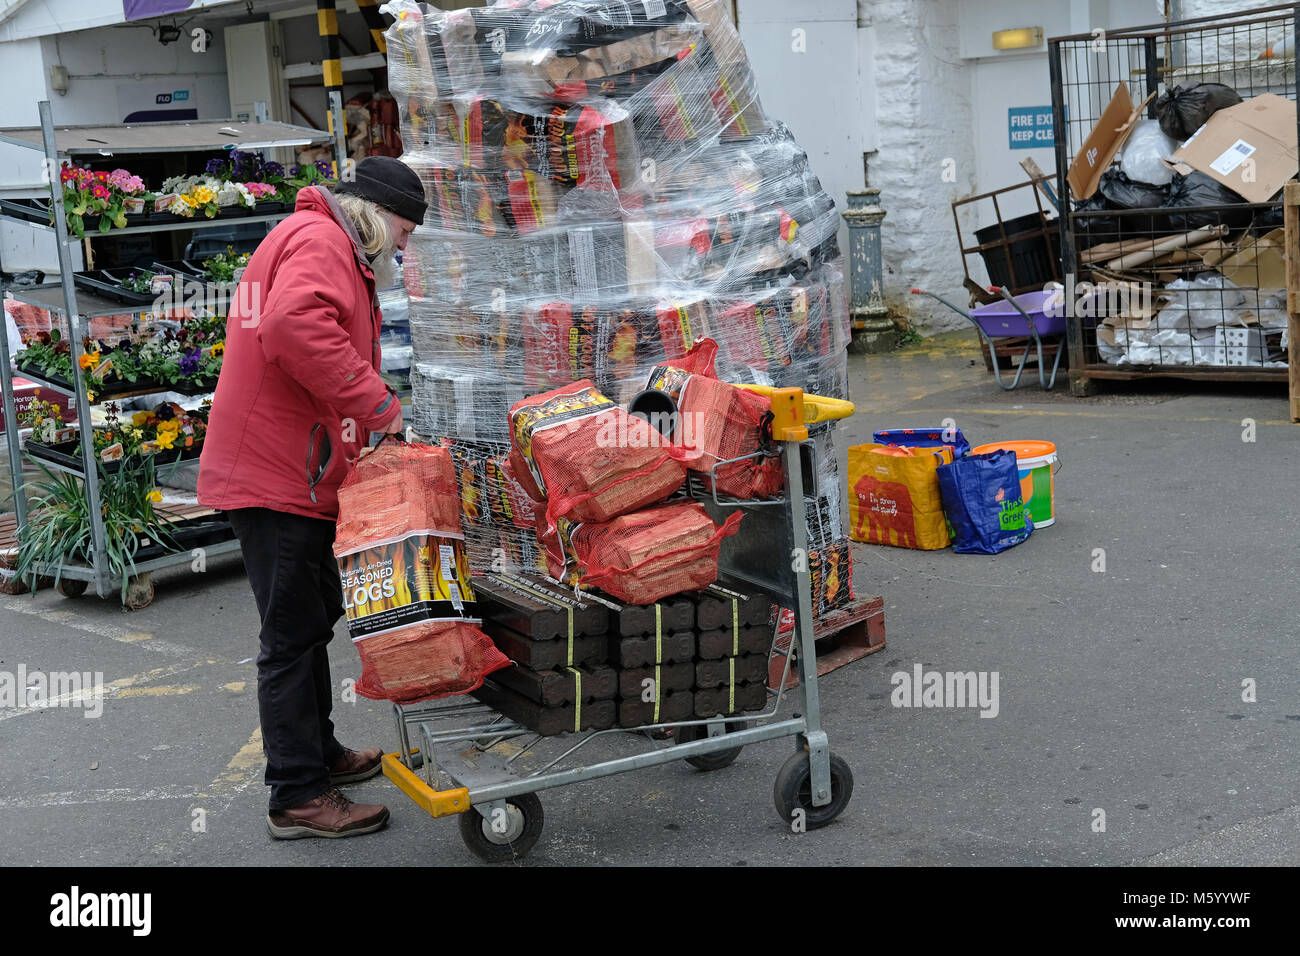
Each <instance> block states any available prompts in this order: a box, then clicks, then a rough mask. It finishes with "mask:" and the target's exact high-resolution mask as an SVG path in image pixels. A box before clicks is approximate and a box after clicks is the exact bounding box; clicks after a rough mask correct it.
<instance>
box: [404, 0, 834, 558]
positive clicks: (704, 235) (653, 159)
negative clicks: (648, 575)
mask: <svg viewBox="0 0 1300 956" xmlns="http://www.w3.org/2000/svg"><path fill="white" fill-rule="evenodd" d="M382 9H383V10H384V12H386V13H388V14H389V15H390V16H392V17H393V18H394V21H395V22H394V23H393V24H392V25H391V26H390V28H389V29H388V32H387V35H386V36H387V41H388V57H389V84H390V88H391V89H392V92H393V94H394V96H395V97H396V98H397V101H398V104H399V107H400V110H401V115H402V139H403V144H404V146H405V153H404V154H403V157H402V158H403V160H404V161H405V162H407V163H408V164H409V165H410V166H411V167H412V168H413V169H415V170H416V172H417V173H418V174H419V175H420V177H421V179H422V181H423V182H424V184H425V188H426V191H427V194H428V198H429V207H428V213H427V215H426V218H425V221H424V223H422V224H421V226H420V227H419V228H418V229H417V230H416V231H415V232H414V233H413V234H412V236H411V238H410V240H409V243H408V245H407V248H406V252H405V257H404V260H403V270H404V277H405V282H406V288H407V292H408V293H409V296H410V305H409V315H410V330H411V347H412V362H413V364H412V368H411V384H412V401H413V411H412V416H411V423H412V425H413V426H414V428H415V429H416V431H417V432H419V433H420V434H421V435H424V436H426V437H429V438H430V439H434V440H438V441H441V442H442V443H443V444H445V445H447V446H448V447H449V448H450V449H451V450H452V451H453V453H457V449H458V448H459V449H460V450H461V453H462V456H463V457H465V458H466V460H473V461H476V462H480V463H487V462H491V461H493V460H504V459H506V458H507V457H508V454H509V451H510V444H509V440H510V439H509V423H508V414H507V413H508V410H509V409H510V407H511V406H512V405H514V404H515V403H516V402H518V401H519V400H520V399H521V398H523V397H524V396H527V395H536V394H538V393H541V392H546V391H549V390H551V389H555V388H560V387H563V386H565V385H568V384H570V383H571V382H574V381H578V380H581V379H590V380H591V382H592V383H593V384H594V385H595V387H596V389H598V390H599V392H600V393H601V394H603V395H605V396H607V397H608V398H609V399H611V400H612V401H614V402H617V403H626V402H627V401H628V400H630V399H631V398H632V396H633V395H635V394H636V392H638V391H640V390H641V389H642V388H644V387H645V386H644V383H645V381H646V379H647V375H648V373H649V371H650V370H651V369H652V368H654V367H655V366H656V365H660V364H664V363H671V362H672V361H673V360H675V359H678V358H680V357H681V356H683V355H684V354H685V353H686V351H687V350H688V349H689V348H690V347H691V345H692V344H693V343H694V342H695V341H696V340H697V339H698V338H700V337H702V336H709V337H712V338H714V339H715V340H716V341H717V342H718V344H719V352H718V357H717V375H718V377H719V378H720V379H721V380H723V381H729V382H737V383H741V382H743V383H755V384H761V385H773V386H788V385H798V386H800V387H803V388H804V389H806V390H808V391H810V392H815V393H819V394H822V395H828V396H831V397H835V398H847V397H848V395H847V364H846V347H847V344H848V341H849V317H848V308H847V302H846V296H845V286H844V274H843V268H842V263H841V259H840V253H839V249H838V246H837V244H836V238H835V237H836V232H837V229H838V227H839V212H838V210H837V209H836V208H835V203H834V201H833V200H832V199H831V197H830V196H828V195H827V194H826V192H825V191H824V190H823V189H822V187H821V184H820V183H819V182H818V180H817V177H816V176H815V175H814V174H813V172H812V170H811V168H810V167H809V163H808V157H807V154H806V153H805V152H804V150H803V149H802V148H800V146H799V145H798V143H796V142H795V140H794V138H793V136H791V134H790V131H789V130H788V129H787V128H786V127H785V126H784V125H782V124H781V123H779V122H777V121H774V120H773V119H771V118H769V117H767V116H765V115H764V113H763V109H762V106H761V103H760V102H759V98H758V93H757V89H756V84H755V80H754V74H753V71H752V70H751V68H750V64H749V59H748V56H747V54H746V52H745V48H744V45H743V44H742V43H741V41H740V36H739V34H738V33H737V31H736V29H735V27H734V25H733V23H732V21H731V13H730V10H731V4H730V2H729V0H646V2H641V0H635V2H624V0H558V2H556V0H497V2H495V3H492V4H489V5H488V6H485V7H478V8H473V9H470V10H455V11H444V10H441V9H439V8H437V7H436V6H432V5H428V4H422V3H416V2H413V0H390V2H389V3H387V4H385V5H384V7H383V8H382ZM830 467H832V468H833V462H832V464H831V466H830ZM505 475H506V472H505V471H504V470H502V469H501V468H489V467H487V465H486V464H483V465H482V466H481V467H478V466H476V467H475V468H470V469H461V471H460V476H461V479H462V483H463V482H464V481H466V480H470V479H472V482H471V487H470V488H469V489H468V492H467V491H466V489H465V487H462V500H463V501H468V500H474V501H480V500H481V501H483V502H498V503H500V502H505V503H506V504H505V505H502V506H500V507H491V508H482V509H480V510H479V512H478V513H477V515H476V517H475V519H474V520H473V521H470V520H466V522H465V534H466V538H467V545H468V549H469V554H470V559H471V564H472V566H473V567H474V568H475V569H476V570H482V569H484V568H485V567H491V568H494V569H496V570H502V569H503V565H504V567H506V568H509V567H514V566H518V564H520V563H522V564H524V565H525V566H527V567H530V568H541V569H544V568H545V563H544V560H543V559H542V557H541V555H540V554H539V552H538V549H537V547H536V541H535V540H534V539H533V536H532V531H531V527H525V526H521V523H520V522H517V521H515V520H513V519H512V518H511V517H509V516H508V515H507V513H508V512H509V513H511V514H513V513H515V510H516V509H514V508H513V507H512V506H511V505H510V504H509V503H510V502H511V501H512V500H514V499H515V498H517V496H518V488H517V487H516V486H515V485H514V484H513V483H512V482H511V481H510V480H508V479H507V478H505V477H503V476H505ZM835 480H838V478H836V479H835ZM823 491H824V494H825V495H826V500H825V501H824V502H823V503H822V504H821V505H820V506H819V512H818V513H820V514H821V515H823V516H830V515H834V517H833V518H832V517H826V521H824V522H823V524H824V525H825V527H822V528H821V530H820V531H819V532H818V540H819V542H820V543H821V544H823V545H825V546H829V545H830V544H831V543H832V542H833V541H835V540H836V539H837V538H839V537H841V529H840V528H839V527H838V524H839V516H838V510H839V502H838V490H837V489H832V488H831V487H829V486H828V487H827V488H825V489H823ZM467 495H468V497H467ZM831 496H834V497H833V498H832V497H831ZM524 524H525V525H526V524H527V523H526V522H525V523H524ZM485 563H486V564H485Z"/></svg>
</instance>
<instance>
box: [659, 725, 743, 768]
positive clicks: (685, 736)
mask: <svg viewBox="0 0 1300 956" xmlns="http://www.w3.org/2000/svg"><path fill="white" fill-rule="evenodd" d="M744 729H745V724H744V721H735V722H733V721H728V722H727V733H729V734H730V733H734V732H735V731H737V730H744ZM708 735H709V728H708V727H707V726H706V725H704V724H690V725H688V726H685V727H678V728H677V729H676V732H675V737H676V738H677V740H676V742H677V743H679V744H689V743H694V742H695V741H697V740H703V739H704V738H705V737H707V736H708ZM744 749H745V748H744V747H730V748H728V749H727V750H719V751H717V752H716V753H711V754H697V755H696V756H694V757H686V758H684V759H685V760H686V762H687V763H688V764H690V765H691V766H692V767H694V768H695V769H696V770H721V769H722V768H723V767H730V766H731V765H732V764H733V763H735V762H736V758H737V757H739V756H740V752H741V751H742V750H744Z"/></svg>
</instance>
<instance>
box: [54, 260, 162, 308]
mask: <svg viewBox="0 0 1300 956" xmlns="http://www.w3.org/2000/svg"><path fill="white" fill-rule="evenodd" d="M130 273H131V270H129V269H95V270H94V271H92V272H74V273H73V274H72V281H73V283H74V284H75V285H76V286H77V288H79V289H85V290H86V291H87V292H94V293H95V294H96V295H102V296H104V297H105V298H108V299H113V300H114V301H117V302H123V303H125V304H127V305H152V304H153V303H154V300H156V299H157V298H158V297H157V296H156V295H154V294H153V293H152V292H131V291H130V290H128V289H123V288H122V286H121V285H120V283H121V281H122V280H123V279H125V278H126V277H127V276H128V275H130Z"/></svg>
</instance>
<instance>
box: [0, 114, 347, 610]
mask: <svg viewBox="0 0 1300 956" xmlns="http://www.w3.org/2000/svg"><path fill="white" fill-rule="evenodd" d="M334 99H335V100H337V99H338V97H337V95H335V97H334ZM331 106H333V107H335V109H334V110H332V115H334V118H335V128H336V129H339V130H341V129H342V125H341V120H342V116H341V114H342V109H341V106H339V104H337V103H331ZM38 107H39V110H40V118H41V124H40V126H39V127H25V128H18V129H4V130H0V142H4V143H10V144H12V145H15V146H20V147H23V148H27V149H33V150H39V151H41V152H43V153H44V155H45V167H46V169H47V170H48V171H49V179H50V180H51V182H52V183H53V182H55V181H56V179H55V177H56V176H57V170H58V169H59V162H60V160H61V159H66V158H73V157H77V156H85V157H102V156H112V155H118V154H132V153H134V154H139V153H156V152H214V151H218V150H225V149H246V150H247V149H271V148H275V147H280V146H300V145H309V144H312V143H323V142H333V143H334V145H335V153H336V162H338V164H339V165H338V167H337V168H342V162H343V157H342V156H341V155H339V153H338V150H339V149H340V148H341V145H342V142H343V140H342V137H341V136H335V135H333V134H331V133H328V132H325V131H323V130H317V129H311V128H309V127H305V126H294V125H291V124H287V123H268V122H264V121H262V120H261V117H260V116H259V117H258V119H257V120H255V121H254V122H251V123H245V122H242V121H236V120H210V121H202V122H178V123H140V124H122V125H117V126H64V127H58V128H57V129H56V127H55V125H54V120H53V116H52V113H51V110H50V104H49V101H48V100H45V101H42V102H41V103H39V104H38ZM51 188H52V190H53V188H54V187H53V186H52V187H51ZM51 206H52V208H53V211H54V223H53V225H52V226H50V225H46V224H42V223H36V222H32V221H31V219H29V218H23V217H21V216H16V215H13V214H12V212H10V211H9V210H7V209H4V208H0V218H3V219H7V220H9V221H12V222H25V223H27V224H28V225H31V226H33V227H34V228H52V229H53V230H54V232H55V235H56V236H57V240H58V241H57V253H58V260H59V282H58V283H50V284H46V285H42V286H34V287H26V288H9V289H5V290H3V292H7V293H8V294H9V295H10V296H12V297H13V298H14V299H17V300H18V301H21V302H25V303H28V304H31V305H35V306H38V307H40V308H44V309H48V310H49V311H50V312H51V313H54V314H58V315H62V316H65V317H66V321H67V327H68V336H69V339H70V342H71V347H72V368H73V376H72V385H71V386H68V385H64V384H60V383H57V382H52V381H49V380H47V379H42V378H41V377H40V376H37V375H33V374H31V373H28V372H24V373H23V376H24V378H29V379H31V380H33V381H38V382H39V383H40V384H41V387H43V388H49V389H52V390H54V391H57V392H60V393H62V394H64V395H70V396H73V397H75V399H76V408H77V430H78V433H79V435H80V438H81V459H82V461H81V468H80V469H73V468H68V467H66V466H62V465H57V464H51V463H48V462H46V463H45V464H46V465H47V466H49V467H53V468H56V469H58V470H60V471H64V472H67V473H69V474H73V475H76V476H77V477H79V478H81V479H82V481H83V482H84V484H85V490H86V494H87V495H89V497H90V500H91V502H98V501H99V490H100V489H99V484H100V483H99V469H98V466H97V464H96V461H95V458H94V438H93V434H92V426H91V418H90V402H89V400H88V399H87V396H86V389H85V387H84V385H83V383H82V379H81V375H80V373H79V370H80V367H81V365H80V362H81V355H82V349H81V339H82V336H83V334H84V333H85V332H88V330H89V326H88V325H87V326H85V327H84V328H83V326H82V322H83V321H85V322H89V320H90V319H93V318H96V317H99V316H105V315H121V314H124V313H129V312H133V311H139V309H138V308H136V309H133V308H132V307H130V306H124V305H122V304H121V303H117V302H114V301H112V300H110V299H107V298H104V297H102V296H97V295H93V294H88V293H86V292H82V291H79V290H78V289H77V288H76V286H75V285H74V282H73V272H74V269H73V263H72V257H71V253H70V250H69V243H70V242H73V241H76V240H75V237H72V236H70V235H69V233H68V224H67V219H66V216H65V212H64V208H63V203H62V201H60V199H59V197H58V196H56V195H52V196H51ZM291 212H292V210H286V211H284V212H282V213H277V214H272V215H263V216H240V217H230V218H226V219H224V220H223V219H222V218H221V217H217V218H214V219H203V220H197V221H194V222H183V223H176V222H168V223H158V224H157V225H147V224H146V225H141V226H130V227H127V228H125V229H115V230H113V231H112V232H110V233H108V235H112V236H118V235H123V234H126V233H144V232H167V231H175V230H179V229H196V230H198V229H205V228H213V227H218V226H230V225H232V224H243V223H253V222H275V221H278V220H280V219H283V218H285V217H286V216H288V215H289V214H290V213H291ZM0 294H2V293H0ZM8 351H9V341H8V333H7V330H6V329H5V325H4V323H3V322H0V357H4V356H7V355H8ZM163 391H170V389H169V388H167V387H165V386H163V387H159V388H155V389H142V390H140V391H138V392H132V393H128V394H136V395H139V394H149V393H151V392H163ZM0 393H2V394H3V403H4V414H5V422H6V423H7V424H8V427H7V428H6V429H5V439H6V442H7V444H8V449H9V467H10V471H11V473H12V475H13V486H14V514H15V518H16V520H17V528H18V529H21V528H22V527H23V525H24V524H25V523H26V521H27V496H26V494H25V492H24V489H23V470H22V456H21V446H20V443H19V429H18V418H17V415H16V407H15V401H14V383H13V373H12V371H11V369H10V366H9V362H8V360H7V358H5V359H4V360H3V361H0ZM113 397H115V398H116V397H124V396H116V395H115V396H113ZM89 511H90V520H91V537H92V541H93V545H92V549H91V555H90V556H91V563H90V565H89V566H87V565H80V564H64V563H60V565H58V566H57V567H56V566H54V565H43V566H41V567H40V568H38V569H37V570H38V573H41V574H53V573H55V572H56V571H57V572H58V573H59V575H60V577H61V578H63V579H70V580H71V581H72V582H78V581H84V582H87V583H88V584H93V585H94V588H95V593H96V594H97V595H99V596H100V597H107V596H108V595H109V594H111V593H113V590H114V589H115V588H116V587H120V585H121V583H122V582H121V579H120V578H119V577H116V576H114V575H113V574H111V573H110V571H109V568H108V562H107V558H106V556H105V532H104V524H103V519H102V514H101V511H100V509H99V508H98V507H91V508H90V509H89ZM204 550H205V552H206V553H207V555H208V556H214V555H217V554H225V553H230V552H234V551H238V550H239V542H238V541H237V540H235V539H234V538H233V536H232V537H230V538H228V539H226V540H222V541H219V542H217V543H215V544H207V545H204ZM190 560H191V555H190V552H189V551H188V550H182V551H177V552H173V553H171V554H164V555H161V556H159V557H155V558H152V559H149V560H144V561H137V562H136V564H135V571H136V574H137V575H141V574H145V573H147V572H150V571H155V570H158V569H160V568H164V567H168V566H170V565H175V564H185V563H188V562H189V561H190ZM79 590H81V588H80V587H77V586H76V585H73V586H72V587H71V588H69V589H68V591H65V593H69V592H71V593H77V592H78V591H79Z"/></svg>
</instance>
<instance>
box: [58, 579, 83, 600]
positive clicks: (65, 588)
mask: <svg viewBox="0 0 1300 956" xmlns="http://www.w3.org/2000/svg"><path fill="white" fill-rule="evenodd" d="M89 583H90V582H89V581H82V580H80V579H78V578H59V583H58V585H57V587H56V590H57V591H58V592H59V593H60V594H62V595H63V596H64V597H65V598H75V597H81V596H82V595H83V594H85V593H86V585H87V584H89Z"/></svg>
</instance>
